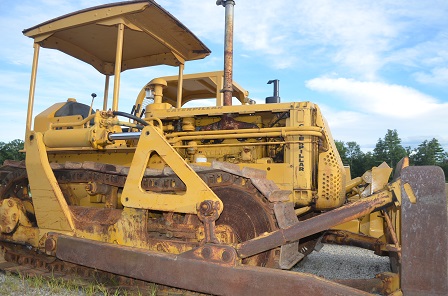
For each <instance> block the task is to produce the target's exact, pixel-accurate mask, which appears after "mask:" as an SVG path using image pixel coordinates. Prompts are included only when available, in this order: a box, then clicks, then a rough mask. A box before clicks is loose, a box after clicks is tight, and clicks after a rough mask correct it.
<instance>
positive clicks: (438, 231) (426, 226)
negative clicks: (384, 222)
mask: <svg viewBox="0 0 448 296" xmlns="http://www.w3.org/2000/svg"><path fill="white" fill-rule="evenodd" d="M401 174H402V175H401V180H402V184H401V191H402V207H401V209H402V221H401V241H402V264H401V287H402V290H403V292H404V295H448V275H447V272H448V266H447V265H448V263H447V261H448V258H447V256H448V255H447V252H448V240H447V236H448V226H447V224H448V221H447V202H446V196H445V177H444V174H443V171H442V169H441V168H439V167H429V166H428V167H406V168H404V169H402V173H401ZM406 184H409V185H410V186H411V188H412V192H413V194H414V195H415V197H416V200H417V202H416V203H415V204H413V203H412V202H411V200H412V199H413V197H412V196H409V195H412V192H410V191H409V189H406V186H408V185H406ZM405 189H406V190H407V191H406V190H405ZM417 271H418V272H417Z"/></svg>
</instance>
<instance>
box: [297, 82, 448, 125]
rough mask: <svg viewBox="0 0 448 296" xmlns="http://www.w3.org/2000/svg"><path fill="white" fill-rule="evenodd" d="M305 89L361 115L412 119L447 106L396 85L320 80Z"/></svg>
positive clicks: (307, 83) (309, 83)
mask: <svg viewBox="0 0 448 296" xmlns="http://www.w3.org/2000/svg"><path fill="white" fill-rule="evenodd" d="M306 86H307V87H308V88H310V89H312V90H315V91H319V92H326V93H332V94H336V95H337V96H339V97H340V98H341V99H342V100H344V101H347V102H349V103H350V104H351V105H352V106H353V108H354V109H358V110H362V112H364V113H368V114H379V115H383V116H389V117H392V118H413V117H415V116H419V115H422V114H427V113H429V112H431V111H434V110H436V109H438V108H440V107H443V108H447V107H448V104H440V103H438V102H437V100H436V99H434V98H432V97H430V96H428V95H426V94H423V93H421V92H419V91H417V90H415V89H413V88H410V87H406V86H401V85H396V84H387V83H382V82H364V81H357V80H354V79H347V78H326V77H320V78H314V79H311V80H309V81H307V82H306Z"/></svg>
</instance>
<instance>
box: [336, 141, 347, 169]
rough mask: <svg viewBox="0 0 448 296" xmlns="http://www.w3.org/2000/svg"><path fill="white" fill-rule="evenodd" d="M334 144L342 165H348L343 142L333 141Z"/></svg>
mask: <svg viewBox="0 0 448 296" xmlns="http://www.w3.org/2000/svg"><path fill="white" fill-rule="evenodd" d="M334 144H335V145H336V149H337V150H338V152H339V156H340V157H341V160H342V163H343V164H344V165H348V163H349V161H348V159H347V148H346V147H345V143H344V142H343V141H338V140H335V141H334Z"/></svg>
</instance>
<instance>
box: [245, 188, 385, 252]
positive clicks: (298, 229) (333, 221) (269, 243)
mask: <svg viewBox="0 0 448 296" xmlns="http://www.w3.org/2000/svg"><path fill="white" fill-rule="evenodd" d="M390 202H392V195H391V193H390V192H388V191H383V192H380V193H378V194H375V195H372V196H371V197H368V198H363V199H361V200H359V201H356V202H354V203H351V204H348V205H346V206H343V207H340V208H337V209H335V210H332V211H329V212H326V213H323V214H321V215H319V216H316V217H313V218H310V219H308V220H305V221H300V222H298V223H295V224H294V225H292V226H290V227H288V228H285V229H279V230H276V231H274V232H271V233H269V234H266V235H263V236H259V237H257V238H254V239H251V240H248V241H245V242H243V243H240V244H238V245H237V252H238V256H240V257H241V258H246V257H249V256H252V255H255V254H258V253H260V252H264V251H267V250H270V249H272V248H275V247H278V246H281V245H284V244H287V243H290V242H294V241H296V240H299V239H301V238H304V237H307V236H309V235H312V234H315V233H318V232H321V231H324V230H326V229H329V228H331V227H333V226H335V225H339V224H342V223H344V222H347V221H350V220H352V219H356V218H359V217H362V216H364V215H367V214H369V213H371V212H373V211H374V210H375V209H378V208H381V207H383V206H385V205H387V204H388V203H390Z"/></svg>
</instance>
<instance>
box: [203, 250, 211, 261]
mask: <svg viewBox="0 0 448 296" xmlns="http://www.w3.org/2000/svg"><path fill="white" fill-rule="evenodd" d="M201 254H202V257H203V258H204V259H209V258H210V257H211V255H212V251H211V250H210V248H203V249H202V251H201Z"/></svg>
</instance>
